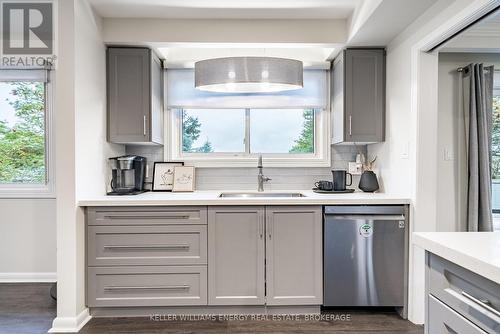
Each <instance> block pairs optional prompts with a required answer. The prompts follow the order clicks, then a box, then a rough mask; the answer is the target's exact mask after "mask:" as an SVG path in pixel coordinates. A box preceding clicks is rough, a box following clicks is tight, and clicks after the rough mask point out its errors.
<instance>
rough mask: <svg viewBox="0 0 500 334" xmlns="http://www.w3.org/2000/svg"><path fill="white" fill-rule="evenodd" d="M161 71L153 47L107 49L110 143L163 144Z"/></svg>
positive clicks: (159, 61) (160, 65) (159, 62)
mask: <svg viewBox="0 0 500 334" xmlns="http://www.w3.org/2000/svg"><path fill="white" fill-rule="evenodd" d="M162 73H163V71H162V64H161V60H160V59H159V58H158V57H157V56H156V55H155V54H154V52H152V51H151V50H150V49H147V48H126V47H110V48H108V54H107V91H108V120H107V121H108V134H107V136H108V141H109V142H112V143H119V144H163V98H162V96H163V93H162V92H163V79H162V78H163V74H162Z"/></svg>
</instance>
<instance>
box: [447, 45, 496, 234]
mask: <svg viewBox="0 0 500 334" xmlns="http://www.w3.org/2000/svg"><path fill="white" fill-rule="evenodd" d="M471 62H474V63H484V64H485V65H494V66H495V68H500V54H498V53H497V54H492V53H487V54H486V53H483V54H481V53H440V54H439V100H438V101H439V113H438V173H439V179H438V187H437V191H438V196H437V198H438V204H437V208H438V210H437V221H438V222H439V224H438V226H437V228H438V231H464V230H465V229H464V228H465V226H466V223H465V217H466V215H465V214H466V212H465V205H464V203H465V200H466V198H465V195H466V193H465V192H466V188H465V186H466V183H465V182H466V179H467V175H466V169H465V167H466V166H465V165H466V159H465V128H464V122H463V114H462V111H461V108H460V104H459V101H460V94H459V92H460V91H459V85H460V74H459V73H458V72H457V68H458V67H462V66H466V65H467V64H469V63H471Z"/></svg>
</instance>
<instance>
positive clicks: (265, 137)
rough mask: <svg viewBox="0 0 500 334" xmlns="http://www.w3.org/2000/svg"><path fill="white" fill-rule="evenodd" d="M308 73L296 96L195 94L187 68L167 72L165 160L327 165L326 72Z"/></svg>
mask: <svg viewBox="0 0 500 334" xmlns="http://www.w3.org/2000/svg"><path fill="white" fill-rule="evenodd" d="M306 72H307V74H306ZM309 72H311V73H309ZM309 72H308V71H305V72H304V86H305V88H304V91H303V92H301V93H297V92H295V93H292V92H283V93H272V94H269V93H252V94H248V93H247V94H221V93H209V92H199V91H196V90H194V81H193V80H194V76H193V75H192V71H190V70H167V75H166V76H167V78H168V79H167V84H166V86H167V87H173V88H167V105H166V109H167V110H166V112H167V113H168V117H167V119H168V121H167V124H166V127H167V129H166V131H165V133H166V138H165V139H166V140H165V141H166V142H167V143H168V150H165V159H166V160H181V161H184V162H186V163H188V164H190V165H194V166H196V167H255V166H256V163H257V157H258V155H259V154H262V155H263V157H264V161H265V166H266V167H329V166H330V163H331V162H330V146H329V140H328V139H329V120H328V118H329V113H328V111H327V97H326V86H327V73H326V71H324V70H311V71H309ZM323 90H324V91H323ZM207 105H208V106H210V107H206V106H207Z"/></svg>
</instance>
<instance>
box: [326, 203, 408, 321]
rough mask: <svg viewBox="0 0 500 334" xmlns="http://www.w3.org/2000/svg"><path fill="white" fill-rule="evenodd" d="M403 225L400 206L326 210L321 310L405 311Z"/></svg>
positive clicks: (404, 226)
mask: <svg viewBox="0 0 500 334" xmlns="http://www.w3.org/2000/svg"><path fill="white" fill-rule="evenodd" d="M407 226H408V223H407V209H406V207H405V206H404V205H401V206H400V205H395V206H376V205H373V206H327V207H325V219H324V231H323V233H324V254H323V261H324V263H323V270H324V280H323V284H324V298H323V305H324V306H394V307H404V306H405V305H406V299H407V298H406V292H405V291H406V279H407V274H406V272H407V271H406V269H405V268H406V266H407V264H406V262H407V260H406V259H407V255H406V254H407V239H408V237H407ZM402 312H403V313H402V314H401V315H402V316H403V317H405V318H406V307H405V308H404V311H402Z"/></svg>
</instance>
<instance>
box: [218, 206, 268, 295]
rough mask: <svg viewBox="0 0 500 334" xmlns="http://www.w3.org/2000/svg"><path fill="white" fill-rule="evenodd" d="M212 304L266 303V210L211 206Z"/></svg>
mask: <svg viewBox="0 0 500 334" xmlns="http://www.w3.org/2000/svg"><path fill="white" fill-rule="evenodd" d="M208 304H209V305H263V304H264V207H251V206H249V207H209V211H208Z"/></svg>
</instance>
